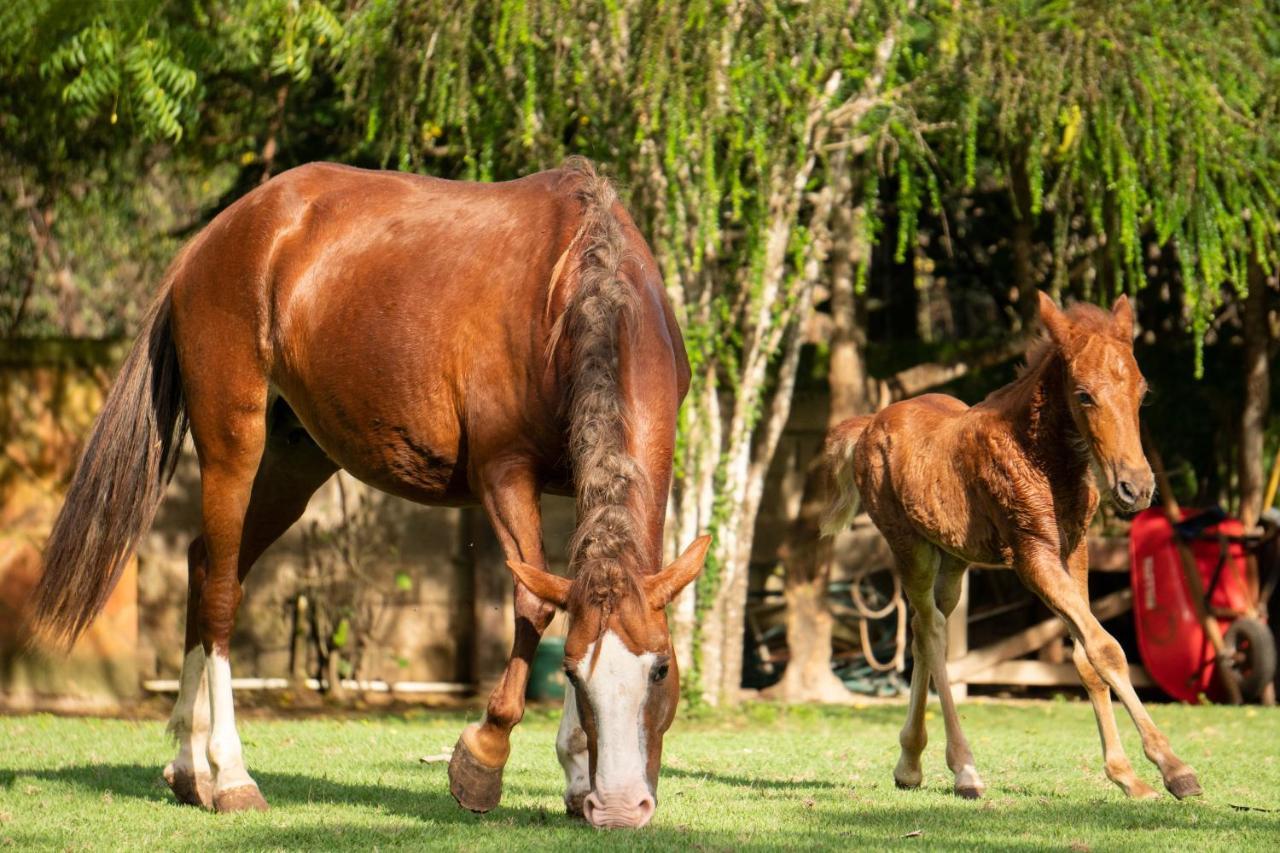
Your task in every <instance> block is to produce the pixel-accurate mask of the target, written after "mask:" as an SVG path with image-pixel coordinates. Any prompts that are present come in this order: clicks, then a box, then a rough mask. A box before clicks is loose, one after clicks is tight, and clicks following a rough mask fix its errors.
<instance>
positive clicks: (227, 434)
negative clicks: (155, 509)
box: [184, 361, 335, 812]
mask: <svg viewBox="0 0 1280 853" xmlns="http://www.w3.org/2000/svg"><path fill="white" fill-rule="evenodd" d="M228 367H229V365H227V364H226V363H225V361H224V364H223V371H224V372H222V373H221V375H222V376H226V375H235V374H234V373H233V372H232V371H231V370H227V368H228ZM251 375H252V374H251V373H250V371H249V370H245V371H243V372H242V373H240V379H241V381H239V382H235V383H212V384H207V383H206V379H207V377H205V376H203V375H199V374H198V375H196V376H194V377H192V376H191V375H190V374H189V373H187V372H184V376H187V377H188V381H187V392H188V399H189V402H190V413H191V433H192V437H193V438H194V439H195V443H196V449H197V451H198V453H199V457H200V476H201V489H202V497H203V518H204V532H203V536H202V539H203V543H204V548H203V551H204V556H205V560H204V565H203V575H204V578H203V583H201V584H200V592H199V598H198V601H197V602H196V606H195V617H196V620H195V621H196V631H197V634H198V636H199V640H200V646H201V648H202V650H203V652H204V659H205V660H204V662H205V678H206V680H207V690H208V694H209V707H210V713H209V741H208V757H209V765H210V770H211V771H212V773H213V777H214V787H213V805H214V808H215V809H217V810H218V811H219V812H227V811H242V810H245V809H265V808H266V806H267V804H266V801H265V800H264V799H263V798H262V794H261V793H260V792H259V790H258V786H257V784H256V783H255V782H254V781H253V778H252V777H251V776H250V775H249V773H248V771H247V770H246V769H245V765H244V757H243V750H242V747H241V744H240V737H239V735H238V734H237V732H236V725H235V703H234V699H233V697H232V692H231V662H230V657H229V652H230V644H231V631H232V628H233V626H234V624H235V617H236V611H237V610H238V608H239V605H240V600H241V597H242V595H243V591H242V586H241V585H242V582H243V580H244V577H245V575H246V574H247V573H248V571H249V569H250V568H251V567H252V565H253V562H254V561H255V560H256V559H257V558H258V556H259V555H260V554H261V553H262V552H263V551H264V550H265V549H266V548H267V546H268V545H270V544H271V543H272V542H274V541H275V540H276V539H277V538H279V536H280V534H282V533H283V532H284V531H285V530H286V529H288V527H289V525H291V524H292V523H293V522H294V521H295V520H297V518H298V517H299V516H300V515H301V514H302V511H303V510H304V509H305V508H306V504H307V501H308V499H309V498H310V497H311V494H312V493H313V492H314V491H315V490H316V489H317V488H318V487H319V486H320V484H321V483H323V482H324V481H325V480H326V479H328V477H329V476H330V475H331V474H332V473H333V471H334V470H335V468H334V466H333V465H332V463H330V462H329V461H328V460H327V459H325V457H324V455H323V454H322V453H320V452H319V449H318V448H315V447H314V445H313V444H310V443H309V441H301V440H298V438H297V433H296V430H290V429H288V428H280V429H274V428H273V429H272V433H271V438H270V441H268V411H267V384H266V380H265V378H253V379H249V378H247V377H249V376H251ZM285 411H287V407H286V408H285ZM273 414H274V413H273ZM277 425H280V424H278V419H276V418H273V423H272V426H273V427H275V426H277ZM286 425H287V422H286ZM281 426H282V427H283V426H285V425H281ZM302 435H303V436H305V433H302ZM193 550H196V549H193ZM198 574H200V571H199V570H196V571H193V575H198Z"/></svg>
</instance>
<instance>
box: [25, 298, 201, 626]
mask: <svg viewBox="0 0 1280 853" xmlns="http://www.w3.org/2000/svg"><path fill="white" fill-rule="evenodd" d="M186 431H187V419H186V407H185V405H184V403H183V399H182V377H181V376H180V375H179V372H178V358H177V353H176V351H175V350H174V346H173V335H172V327H171V324H170V304H169V292H168V285H166V287H165V292H164V293H163V294H162V295H161V297H160V298H159V299H158V300H157V301H156V303H155V304H154V305H153V306H152V307H151V310H150V311H149V312H148V313H147V316H146V319H145V320H144V321H143V331H142V334H141V335H140V336H139V337H138V339H137V341H135V342H134V345H133V349H132V350H131V351H130V352H129V356H128V358H126V359H125V362H124V366H123V367H122V368H121V369H120V375H119V376H118V377H117V378H116V381H115V384H114V385H113V386H112V387H111V391H110V392H109V393H108V394H107V400H106V403H105V404H104V405H103V407H102V411H101V412H100V413H99V414H98V419H97V420H96V421H95V422H94V425H93V430H92V432H90V434H89V441H88V443H87V444H86V445H85V449H84V453H83V455H82V456H81V457H80V463H79V465H77V466H76V472H75V476H74V478H73V479H72V481H71V487H70V489H69V490H68V491H67V498H66V502H65V503H64V504H63V505H62V510H61V511H60V512H59V513H58V518H57V520H56V521H55V522H54V525H53V532H52V533H51V534H50V535H49V541H48V542H47V543H46V545H45V550H44V573H43V575H42V576H41V577H40V581H39V584H38V585H37V586H36V589H35V592H34V594H33V595H34V612H33V619H34V626H33V627H35V628H37V629H40V630H43V631H46V632H48V634H49V635H50V636H51V637H52V638H53V639H56V640H61V641H65V642H67V643H71V642H74V641H75V639H76V638H77V637H78V636H79V635H80V634H81V632H83V631H84V629H85V628H86V627H88V625H89V623H90V622H91V621H93V618H94V617H95V616H97V615H98V612H99V611H100V610H102V608H103V606H104V605H105V604H106V602H107V598H108V597H109V596H110V595H111V591H112V590H113V589H114V588H115V585H116V582H117V581H118V580H119V579H120V575H121V573H122V572H123V571H124V567H125V565H126V564H127V563H128V561H129V558H130V557H131V556H133V552H134V549H135V548H136V547H137V544H138V540H139V539H140V538H141V537H142V535H143V533H145V532H146V530H147V529H148V528H149V527H150V526H151V521H152V519H153V518H154V517H155V513H156V508H157V507H158V506H159V504H160V499H161V498H162V497H163V496H164V491H165V486H166V485H168V483H169V480H170V478H171V477H172V476H173V471H174V467H175V465H176V464H177V461H178V453H179V451H180V450H181V448H182V441H183V438H184V437H185V435H186Z"/></svg>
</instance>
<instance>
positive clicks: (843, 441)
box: [821, 415, 872, 536]
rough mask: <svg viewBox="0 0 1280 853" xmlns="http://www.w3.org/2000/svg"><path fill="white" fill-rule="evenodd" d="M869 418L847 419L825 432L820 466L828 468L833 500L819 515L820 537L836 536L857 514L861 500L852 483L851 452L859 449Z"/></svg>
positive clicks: (866, 416)
mask: <svg viewBox="0 0 1280 853" xmlns="http://www.w3.org/2000/svg"><path fill="white" fill-rule="evenodd" d="M871 417H872V416H871V415H860V416H858V417H856V418H849V420H847V421H844V422H842V423H840V424H838V425H836V426H835V427H832V429H831V432H829V433H827V440H826V443H825V444H824V445H823V447H822V460H823V461H822V464H823V466H824V467H825V468H826V469H827V476H828V478H829V482H830V484H831V492H830V493H829V494H830V496H831V497H832V498H834V499H833V500H832V502H831V504H830V505H829V506H828V507H827V511H826V512H825V513H823V515H822V522H821V526H822V535H823V536H835V535H836V534H837V533H839V532H840V531H841V530H844V529H845V528H846V527H848V526H849V525H850V524H852V523H853V517H854V516H855V515H857V514H858V506H859V504H860V503H861V501H860V500H859V498H858V487H857V486H856V485H855V484H854V482H853V450H854V448H855V447H857V446H858V439H860V438H862V433H863V432H865V431H866V429H867V425H868V424H870V423H871Z"/></svg>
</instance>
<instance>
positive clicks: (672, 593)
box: [644, 536, 711, 610]
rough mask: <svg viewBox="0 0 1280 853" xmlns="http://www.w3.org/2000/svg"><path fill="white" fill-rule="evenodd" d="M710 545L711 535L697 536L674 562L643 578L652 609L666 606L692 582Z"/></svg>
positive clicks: (700, 569)
mask: <svg viewBox="0 0 1280 853" xmlns="http://www.w3.org/2000/svg"><path fill="white" fill-rule="evenodd" d="M710 547H711V537H710V536H699V537H698V538H697V539H695V540H693V544H692V545H690V546H689V547H688V548H687V549H686V550H685V552H684V553H683V554H681V555H680V556H679V557H677V558H676V561H675V562H674V563H672V564H671V565H669V566H667V567H666V568H665V569H663V570H662V571H660V572H658V573H657V574H656V575H650V576H649V577H647V578H645V581H644V590H645V594H646V595H648V597H649V605H650V606H651V607H653V609H654V610H661V609H662V608H664V607H666V606H667V605H668V604H670V603H671V600H672V599H674V598H675V597H676V596H677V595H679V594H680V590H682V589H684V588H685V587H686V586H688V585H689V584H690V583H692V582H693V579H694V578H696V577H697V576H698V573H699V572H701V571H702V564H703V563H705V562H706V561H707V549H708V548H710Z"/></svg>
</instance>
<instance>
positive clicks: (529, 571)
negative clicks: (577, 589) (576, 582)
mask: <svg viewBox="0 0 1280 853" xmlns="http://www.w3.org/2000/svg"><path fill="white" fill-rule="evenodd" d="M507 568H509V569H511V574H513V575H515V576H516V580H518V581H520V583H522V584H524V585H525V586H526V587H528V589H529V591H530V592H532V593H533V594H534V595H536V596H538V598H541V599H542V600H543V601H545V602H546V603H547V604H554V605H555V606H556V607H559V608H560V609H561V610H563V609H564V608H565V605H566V604H567V603H568V601H569V587H570V586H572V584H573V582H572V581H571V580H569V579H568V578H562V577H560V576H559V575H553V574H551V572H546V571H543V570H542V569H539V568H538V567H536V566H531V565H529V564H528V563H522V562H520V561H519V560H508V561H507Z"/></svg>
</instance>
